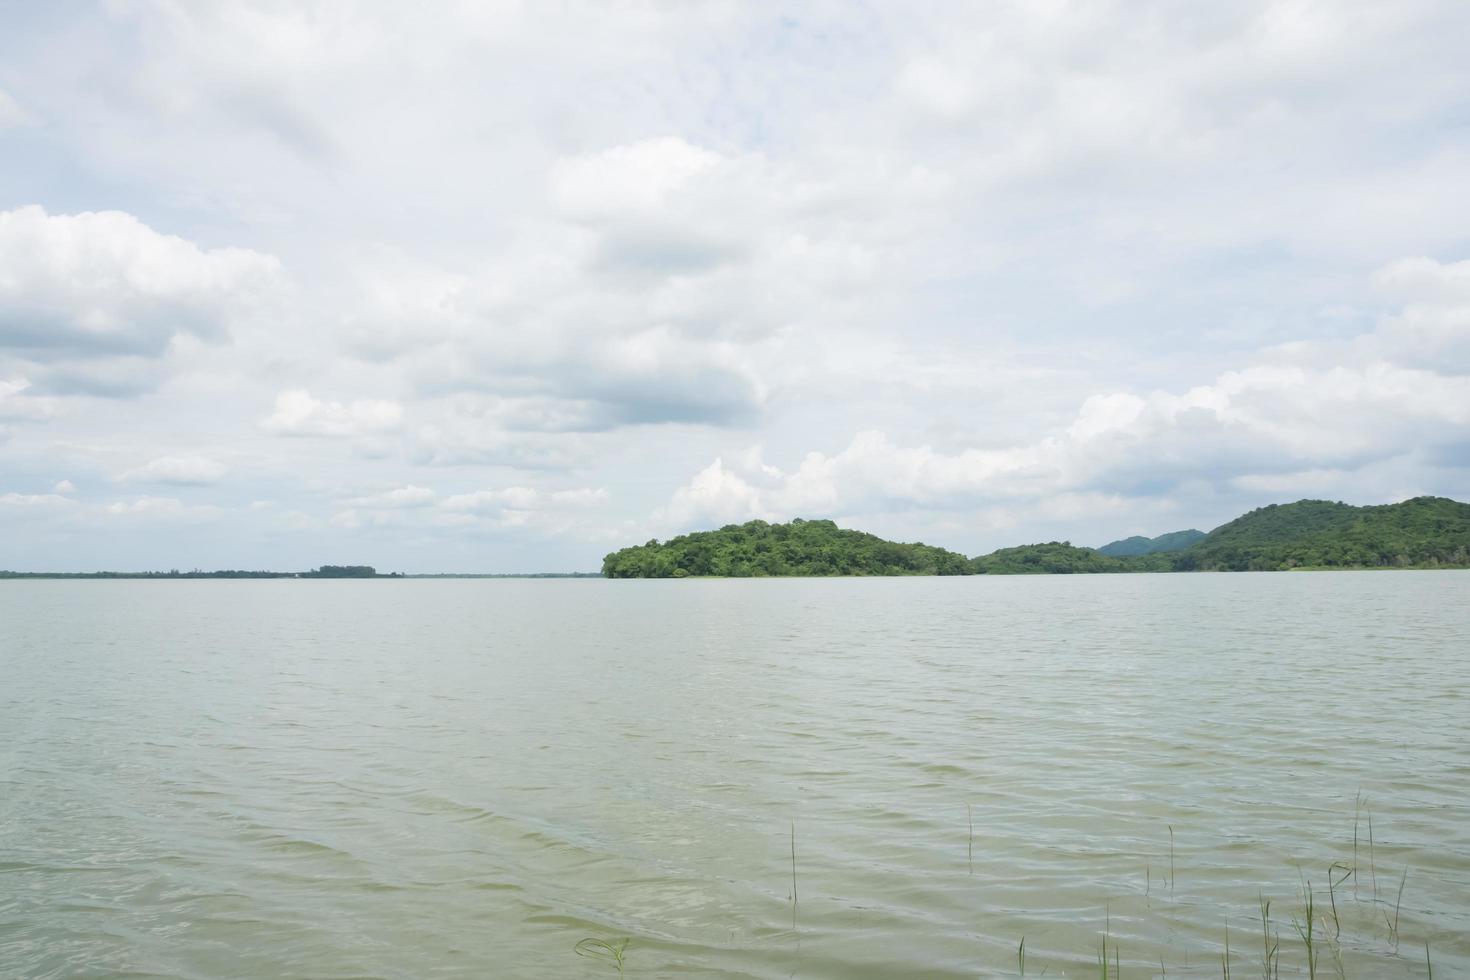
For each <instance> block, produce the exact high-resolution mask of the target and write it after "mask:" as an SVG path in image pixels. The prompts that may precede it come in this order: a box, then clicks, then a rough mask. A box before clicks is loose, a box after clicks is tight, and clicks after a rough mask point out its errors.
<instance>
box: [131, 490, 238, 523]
mask: <svg viewBox="0 0 1470 980" xmlns="http://www.w3.org/2000/svg"><path fill="white" fill-rule="evenodd" d="M102 511H103V513H104V514H106V515H107V516H109V517H112V518H129V519H134V520H143V521H160V522H178V523H188V524H197V523H203V522H206V521H213V520H218V519H219V518H220V517H222V516H223V515H224V511H223V509H221V508H219V507H215V506H213V505H209V504H195V505H189V504H185V503H184V502H183V501H182V500H179V499H178V498H177V497H151V496H143V497H135V498H133V499H132V500H117V501H114V502H112V503H110V504H107V505H106V506H105V507H104V508H103V509H102Z"/></svg>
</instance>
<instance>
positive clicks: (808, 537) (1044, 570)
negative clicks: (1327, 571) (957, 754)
mask: <svg viewBox="0 0 1470 980" xmlns="http://www.w3.org/2000/svg"><path fill="white" fill-rule="evenodd" d="M1143 549H1148V550H1143ZM1109 552H1111V553H1109ZM1291 568H1470V504H1463V503H1459V502H1457V501H1454V500H1449V499H1446V498H1444V497H1415V498H1414V499H1412V500H1406V501H1404V502H1403V503H1398V504H1385V505H1382V506H1374V507H1353V506H1350V505H1348V504H1344V503H1333V502H1330V501H1326V500H1299V501H1297V502H1296V503H1293V504H1272V505H1271V506H1269V507H1262V508H1259V509H1257V510H1253V511H1251V512H1250V513H1248V514H1244V515H1242V516H1240V517H1237V518H1236V519H1235V520H1233V521H1231V522H1230V523H1228V524H1224V525H1222V526H1220V527H1218V528H1216V529H1215V530H1214V531H1211V532H1210V533H1209V534H1208V535H1203V534H1201V533H1200V532H1199V531H1193V530H1191V531H1176V532H1173V533H1171V534H1164V535H1160V536H1159V537H1157V538H1144V537H1137V538H1127V539H1124V540H1122V541H1115V542H1113V543H1112V544H1110V545H1107V546H1105V549H1093V548H1080V547H1077V546H1075V545H1073V544H1071V543H1070V542H1065V541H1051V542H1047V543H1045V544H1029V545H1022V546H1020V547H1016V548H1002V549H1000V550H999V551H994V552H991V553H990V554H988V555H981V556H980V557H978V558H972V559H967V558H965V557H964V556H963V555H960V554H956V553H955V552H953V551H946V550H944V549H943V548H936V547H933V546H931V545H925V544H899V543H897V542H893V541H885V540H883V539H882V538H879V537H877V536H875V535H872V534H865V533H863V532H861V531H849V530H844V529H842V528H839V527H838V526H837V525H836V524H834V523H833V522H831V521H803V520H794V521H792V522H791V523H789V524H768V523H766V522H765V521H750V522H748V523H745V524H731V525H728V526H726V527H722V528H720V529H719V530H718V531H699V532H695V533H693V534H685V535H682V536H680V537H677V538H671V539H670V540H668V541H666V542H664V543H662V544H660V543H659V542H658V541H650V542H648V543H647V544H644V545H638V546H635V547H631V548H624V549H622V550H621V551H615V552H613V553H612V554H610V555H608V556H607V558H606V559H605V560H604V561H603V563H602V574H603V575H606V576H607V577H609V578H685V577H690V576H710V575H714V576H733V577H749V576H781V575H1067V574H1095V573H1100V572H1114V573H1117V572H1188V571H1277V570H1285V569H1291Z"/></svg>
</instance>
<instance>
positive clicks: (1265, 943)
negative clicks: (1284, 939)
mask: <svg viewBox="0 0 1470 980" xmlns="http://www.w3.org/2000/svg"><path fill="white" fill-rule="evenodd" d="M1260 899H1261V980H1279V978H1280V976H1281V935H1280V933H1278V934H1277V936H1276V941H1275V942H1272V941H1271V900H1270V899H1269V898H1267V897H1266V896H1265V895H1264V894H1262V895H1261V896H1260Z"/></svg>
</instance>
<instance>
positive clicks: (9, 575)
mask: <svg viewBox="0 0 1470 980" xmlns="http://www.w3.org/2000/svg"><path fill="white" fill-rule="evenodd" d="M602 577H603V576H602V573H601V572H429V573H421V574H405V573H403V572H379V571H378V570H377V569H375V568H373V566H371V565H323V566H321V567H320V568H314V569H312V570H311V571H308V572H266V571H245V570H242V569H222V570H220V571H214V572H205V571H201V570H199V569H194V570H192V571H188V572H181V571H179V570H177V569H170V570H169V571H166V572H11V571H5V570H3V569H0V579H16V578H61V579H165V580H168V579H200V578H306V579H317V578H334V579H366V578H374V579H385V578H393V579H397V578H602Z"/></svg>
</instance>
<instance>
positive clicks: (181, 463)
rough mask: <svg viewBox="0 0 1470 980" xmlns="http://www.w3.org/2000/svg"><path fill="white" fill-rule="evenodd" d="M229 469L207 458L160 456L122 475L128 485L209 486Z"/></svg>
mask: <svg viewBox="0 0 1470 980" xmlns="http://www.w3.org/2000/svg"><path fill="white" fill-rule="evenodd" d="M228 472H229V467H227V466H225V464H223V463H221V462H219V461H218V460H214V459H210V458H209V457H208V456H160V457H158V458H157V459H154V460H150V461H149V462H148V463H147V464H145V465H144V466H140V467H138V468H137V469H134V470H129V471H128V472H126V473H124V474H123V475H122V479H123V480H124V481H125V482H128V483H171V484H177V485H180V486H201V487H202V486H209V485H211V484H214V483H218V482H219V481H220V480H222V479H224V476H225V474H226V473H228Z"/></svg>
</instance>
